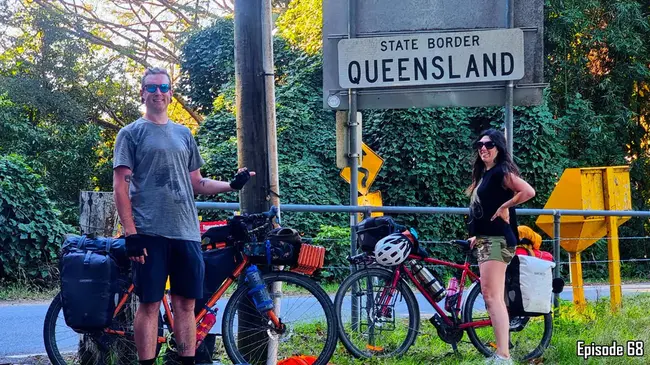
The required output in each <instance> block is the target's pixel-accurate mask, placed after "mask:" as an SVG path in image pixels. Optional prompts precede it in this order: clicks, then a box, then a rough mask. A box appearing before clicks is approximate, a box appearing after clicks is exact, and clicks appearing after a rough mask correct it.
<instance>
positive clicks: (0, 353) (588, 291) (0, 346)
mask: <svg viewBox="0 0 650 365" xmlns="http://www.w3.org/2000/svg"><path fill="white" fill-rule="evenodd" d="M642 292H650V283H644V284H625V285H623V293H624V294H625V295H630V294H636V293H642ZM608 296H609V286H605V285H594V286H587V287H585V297H586V298H587V300H589V301H593V300H596V299H598V298H602V297H608ZM560 297H561V298H562V299H566V300H572V298H573V297H572V290H571V287H570V286H567V287H565V290H564V292H563V293H562V294H561V295H560ZM285 300H286V299H285ZM418 302H420V310H421V312H422V318H428V317H427V315H429V316H431V315H433V313H434V311H433V308H432V307H431V306H430V305H429V304H428V303H426V302H425V301H424V299H423V297H422V296H421V295H418ZM283 305H285V304H283ZM288 305H291V304H288ZM48 306H49V303H2V302H0V365H3V364H14V363H16V364H18V363H30V364H33V363H39V362H38V361H33V360H31V361H29V362H27V361H26V359H38V358H39V357H41V358H42V357H43V355H45V347H44V345H43V321H44V319H45V313H46V312H47V308H48ZM218 307H219V309H220V310H219V312H220V313H221V312H222V311H223V308H224V307H225V301H223V302H220V303H219V304H218ZM397 312H398V313H399V312H400V308H397ZM219 317H220V316H219ZM220 321H221V318H219V321H218V323H217V325H216V326H215V327H214V328H215V329H216V330H217V331H218V332H220V330H219V329H220V328H221V323H220ZM213 332H215V331H213ZM70 341H71V342H70V343H71V345H73V344H74V342H75V341H76V336H75V335H74V333H73V332H71V336H70ZM44 358H45V359H46V358H47V356H44ZM40 363H42V364H47V363H48V362H47V360H43V361H42V362H40Z"/></svg>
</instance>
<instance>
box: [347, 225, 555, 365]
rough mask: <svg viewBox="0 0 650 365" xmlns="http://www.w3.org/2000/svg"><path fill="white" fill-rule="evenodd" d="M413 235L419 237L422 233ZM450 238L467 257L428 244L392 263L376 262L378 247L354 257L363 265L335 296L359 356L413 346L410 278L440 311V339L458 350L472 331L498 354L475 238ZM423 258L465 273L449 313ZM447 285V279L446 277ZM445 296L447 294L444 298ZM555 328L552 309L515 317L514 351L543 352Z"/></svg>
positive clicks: (482, 348)
mask: <svg viewBox="0 0 650 365" xmlns="http://www.w3.org/2000/svg"><path fill="white" fill-rule="evenodd" d="M412 232H413V233H415V232H414V231H412ZM405 233H408V231H407V232H405ZM412 236H415V237H412V238H413V239H414V240H415V241H417V238H416V236H417V233H415V234H414V235H412ZM449 244H450V245H452V246H454V247H457V248H459V249H460V250H461V251H462V253H464V254H465V261H464V263H462V264H460V263H453V262H450V261H445V260H439V259H436V258H433V257H428V255H427V253H426V251H425V250H424V249H422V248H420V250H419V252H417V254H414V253H413V252H411V254H410V255H409V256H408V258H407V260H406V261H404V262H403V263H401V264H399V265H397V266H395V267H391V268H386V267H382V266H379V265H378V264H376V262H375V260H374V255H373V254H372V253H366V252H364V253H361V254H358V255H355V256H353V257H348V260H349V261H350V263H351V264H353V265H355V267H360V266H361V268H360V269H359V270H358V271H356V272H355V273H353V274H352V275H351V276H349V277H348V278H346V279H345V280H344V281H343V283H342V284H341V286H340V287H339V290H338V291H337V293H336V297H335V299H334V310H335V313H336V318H337V322H338V326H339V338H340V340H341V342H342V343H343V345H344V346H345V348H346V349H347V350H348V352H350V353H351V354H352V355H353V356H355V357H356V358H371V357H391V356H401V355H403V354H404V353H406V351H408V349H409V348H410V347H411V345H413V343H414V342H415V340H416V337H417V335H418V333H419V330H420V310H419V304H418V301H417V299H416V296H415V294H414V293H413V291H412V289H411V287H410V286H409V281H410V283H412V284H413V285H415V287H416V288H417V289H418V290H419V292H420V293H421V294H422V295H423V296H424V298H425V299H426V301H427V302H429V304H430V305H431V306H432V307H433V308H434V309H435V311H436V314H434V316H433V317H431V318H430V319H429V321H430V322H431V323H432V324H433V325H434V326H435V328H436V331H437V334H438V336H439V337H440V339H441V340H442V341H444V342H446V343H448V344H451V346H452V348H453V350H454V352H456V353H457V344H458V343H459V342H460V341H461V339H462V338H463V335H464V332H467V335H468V337H469V339H470V341H471V343H472V345H473V346H474V347H475V348H476V349H477V350H478V351H479V352H480V353H481V354H483V355H485V356H486V357H489V356H492V355H493V354H494V352H495V351H496V337H495V336H494V332H493V329H492V324H491V320H490V318H489V316H488V314H487V310H486V308H485V302H484V300H483V299H482V296H481V285H480V278H479V276H478V275H477V274H476V273H474V272H473V271H472V270H471V269H470V263H469V262H470V256H471V249H470V246H469V241H466V240H454V241H451V242H449ZM423 263H427V264H432V265H442V266H446V267H450V268H453V269H455V270H454V272H455V273H458V272H461V274H460V275H458V276H456V277H457V278H459V279H460V280H459V286H458V293H457V294H456V295H454V296H452V297H450V298H449V299H447V300H450V301H451V303H450V311H449V313H448V312H445V311H444V310H443V308H441V306H440V305H439V304H438V303H437V302H436V300H435V299H434V298H433V297H432V294H431V293H429V292H428V291H427V290H426V289H425V287H424V284H425V283H423V282H422V280H420V278H418V277H417V276H416V275H415V274H414V272H413V271H412V270H411V268H412V266H413V265H414V264H420V265H422V264H423ZM409 266H411V268H409ZM404 274H406V275H404ZM434 276H435V277H437V275H436V274H434ZM437 279H438V280H440V278H439V277H437ZM466 280H469V281H470V282H471V286H470V288H469V289H468V290H469V292H468V294H467V295H466V296H463V290H464V288H465V282H466ZM441 285H444V284H442V282H441ZM443 288H444V286H443ZM479 296H481V297H479ZM440 300H442V298H438V301H440ZM444 306H445V305H444V304H443V307H444ZM348 315H349V317H348ZM552 332H553V319H552V315H551V314H550V313H548V314H546V315H543V316H538V317H513V318H510V343H509V345H510V352H511V356H512V357H513V359H516V360H524V361H525V360H530V359H534V358H538V357H540V356H541V355H542V353H543V352H544V350H545V349H546V348H547V347H548V345H549V343H550V341H551V336H552ZM540 333H541V337H540V336H539V335H540Z"/></svg>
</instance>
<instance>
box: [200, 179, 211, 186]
mask: <svg viewBox="0 0 650 365" xmlns="http://www.w3.org/2000/svg"><path fill="white" fill-rule="evenodd" d="M208 180H209V179H206V178H203V179H201V180H199V184H201V186H205V183H207V182H208Z"/></svg>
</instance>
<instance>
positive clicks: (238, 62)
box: [235, 0, 270, 365]
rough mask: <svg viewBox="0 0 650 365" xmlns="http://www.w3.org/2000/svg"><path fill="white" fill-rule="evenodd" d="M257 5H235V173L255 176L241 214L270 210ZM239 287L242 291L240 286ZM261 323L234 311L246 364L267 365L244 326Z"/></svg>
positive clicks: (238, 0) (258, 1) (262, 337)
mask: <svg viewBox="0 0 650 365" xmlns="http://www.w3.org/2000/svg"><path fill="white" fill-rule="evenodd" d="M262 4H263V1H262V0H246V1H244V0H235V93H236V112H237V154H238V157H239V161H238V162H239V167H244V166H246V167H248V168H249V170H251V171H255V172H256V175H255V177H253V178H252V179H251V180H250V181H249V182H248V183H247V184H246V186H245V187H244V189H243V190H242V191H241V193H240V195H239V200H240V206H241V209H242V212H243V213H259V212H263V211H266V210H268V209H269V203H268V200H267V195H268V191H269V181H270V180H269V161H268V151H269V145H268V139H267V126H266V107H265V100H266V99H265V89H264V68H263V54H262V49H263V48H262ZM240 285H245V284H244V283H243V282H242V281H240ZM244 323H245V324H249V323H261V318H260V316H259V314H258V313H257V312H255V311H254V310H253V311H250V309H249V308H244V306H241V307H240V308H239V323H238V326H239V328H238V347H239V349H240V350H241V353H242V354H244V356H247V355H246V354H248V353H250V355H248V356H247V358H246V360H247V362H249V363H250V364H254V365H256V364H266V355H267V347H266V346H260V344H261V343H263V341H266V340H268V335H267V334H266V333H265V332H259V333H254V332H251V329H250V327H249V326H244V325H243V324H244Z"/></svg>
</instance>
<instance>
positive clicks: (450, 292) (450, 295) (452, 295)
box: [445, 276, 458, 313]
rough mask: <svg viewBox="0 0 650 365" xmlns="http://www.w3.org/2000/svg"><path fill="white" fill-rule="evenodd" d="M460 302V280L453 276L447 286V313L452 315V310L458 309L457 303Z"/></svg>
mask: <svg viewBox="0 0 650 365" xmlns="http://www.w3.org/2000/svg"><path fill="white" fill-rule="evenodd" d="M457 301H458V279H457V278H456V277H455V276H452V277H451V279H449V284H448V285H447V297H446V298H445V309H446V310H447V312H449V313H452V310H453V309H455V308H456V302H457Z"/></svg>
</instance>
